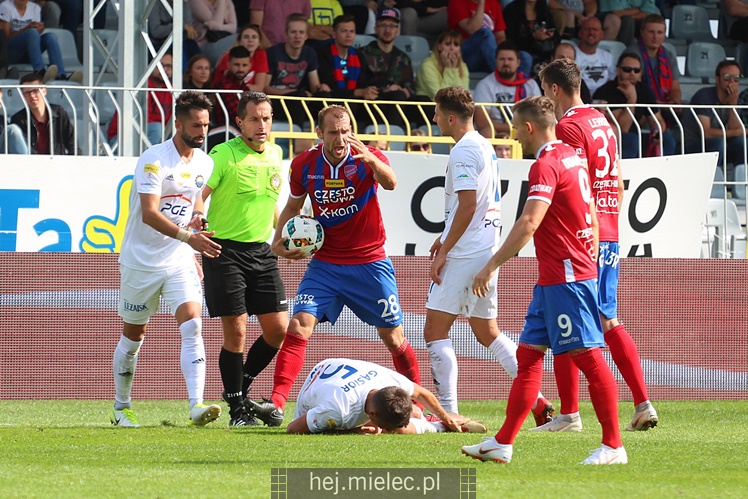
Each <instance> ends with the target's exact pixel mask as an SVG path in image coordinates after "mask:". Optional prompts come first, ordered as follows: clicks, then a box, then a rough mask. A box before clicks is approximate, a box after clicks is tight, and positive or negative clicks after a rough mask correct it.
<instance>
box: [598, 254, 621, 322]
mask: <svg viewBox="0 0 748 499" xmlns="http://www.w3.org/2000/svg"><path fill="white" fill-rule="evenodd" d="M618 251H619V250H618V243H608V242H601V243H600V254H599V255H598V258H597V263H598V266H599V270H598V273H597V306H598V308H599V309H600V313H601V314H602V315H603V317H605V318H606V319H615V318H617V317H618V298H617V293H618Z"/></svg>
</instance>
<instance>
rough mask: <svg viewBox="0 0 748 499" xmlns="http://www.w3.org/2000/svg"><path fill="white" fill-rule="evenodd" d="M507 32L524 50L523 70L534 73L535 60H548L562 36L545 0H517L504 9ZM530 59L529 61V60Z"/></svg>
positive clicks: (521, 53) (525, 72)
mask: <svg viewBox="0 0 748 499" xmlns="http://www.w3.org/2000/svg"><path fill="white" fill-rule="evenodd" d="M504 21H505V22H506V36H507V38H508V39H509V40H512V41H513V42H514V43H516V44H517V46H518V47H519V50H520V61H521V62H520V67H519V69H520V71H522V72H523V73H524V74H526V75H528V76H529V75H531V74H532V72H533V66H534V64H535V63H538V62H541V61H545V60H547V59H548V58H549V57H550V56H551V54H552V53H553V49H554V48H555V47H556V45H557V44H558V42H559V41H560V40H561V34H560V33H559V32H558V31H557V30H556V25H555V23H554V21H553V15H552V14H551V11H550V9H549V8H548V4H547V3H546V1H545V0H514V1H513V2H512V3H510V4H509V5H507V6H506V8H505V9H504ZM528 63H529V64H528Z"/></svg>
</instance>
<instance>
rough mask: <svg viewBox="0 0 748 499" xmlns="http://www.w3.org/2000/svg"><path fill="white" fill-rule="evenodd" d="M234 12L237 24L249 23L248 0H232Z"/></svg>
mask: <svg viewBox="0 0 748 499" xmlns="http://www.w3.org/2000/svg"><path fill="white" fill-rule="evenodd" d="M232 1H233V3H234V12H236V24H237V26H244V25H245V24H249V0H232Z"/></svg>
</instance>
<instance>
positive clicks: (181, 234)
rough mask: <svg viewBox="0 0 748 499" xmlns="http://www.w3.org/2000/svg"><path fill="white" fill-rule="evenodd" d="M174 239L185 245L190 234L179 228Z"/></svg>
mask: <svg viewBox="0 0 748 499" xmlns="http://www.w3.org/2000/svg"><path fill="white" fill-rule="evenodd" d="M175 239H179V240H180V241H182V242H183V243H186V242H187V241H189V240H190V232H189V231H188V230H185V229H183V228H181V227H180V228H179V230H178V231H177V236H176V238H175Z"/></svg>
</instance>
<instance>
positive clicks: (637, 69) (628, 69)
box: [620, 66, 642, 74]
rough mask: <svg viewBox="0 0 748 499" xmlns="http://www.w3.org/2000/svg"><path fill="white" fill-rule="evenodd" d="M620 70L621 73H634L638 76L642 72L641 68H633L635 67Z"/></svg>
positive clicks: (623, 67) (625, 67) (624, 67)
mask: <svg viewBox="0 0 748 499" xmlns="http://www.w3.org/2000/svg"><path fill="white" fill-rule="evenodd" d="M620 68H621V71H623V72H624V73H636V74H639V73H641V72H642V68H635V67H632V66H620Z"/></svg>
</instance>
